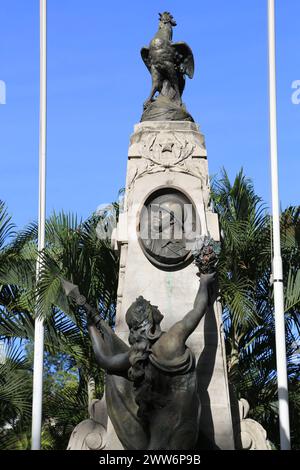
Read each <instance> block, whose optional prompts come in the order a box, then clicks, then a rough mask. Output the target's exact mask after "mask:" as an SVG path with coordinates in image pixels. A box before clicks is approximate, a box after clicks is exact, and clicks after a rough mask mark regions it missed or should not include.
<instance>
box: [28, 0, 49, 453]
mask: <svg viewBox="0 0 300 470" xmlns="http://www.w3.org/2000/svg"><path fill="white" fill-rule="evenodd" d="M46 20H47V0H40V136H39V230H38V251H39V253H40V252H41V251H42V250H43V249H44V247H45V219H46V113H47V93H46V86H47V79H46V72H47V69H46V67H47V62H46V46H47V43H46V39H47V31H46ZM40 261H41V260H40V257H39V256H38V259H37V264H36V279H37V281H38V279H39V276H40ZM43 359H44V324H43V320H42V319H41V318H36V319H35V331H34V362H33V401H32V441H31V448H32V450H39V449H40V446H41V427H42V398H43Z"/></svg>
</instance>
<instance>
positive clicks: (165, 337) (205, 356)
mask: <svg viewBox="0 0 300 470" xmlns="http://www.w3.org/2000/svg"><path fill="white" fill-rule="evenodd" d="M174 26H176V22H175V20H174V18H173V17H172V15H171V14H170V13H169V12H164V13H162V14H160V15H159V29H158V31H157V33H156V34H155V36H154V38H153V39H152V41H151V42H150V45H149V47H143V48H142V50H141V55H142V59H143V61H144V62H145V65H146V66H147V68H148V70H149V72H150V74H151V78H152V87H151V92H150V95H149V97H148V99H147V100H146V101H145V103H144V109H143V114H142V117H141V122H140V123H138V124H136V125H135V127H134V132H133V135H132V136H131V139H130V145H129V150H128V165H127V179H126V193H125V198H124V207H123V210H122V211H121V213H120V216H119V222H118V226H117V228H116V229H115V231H114V234H113V239H112V243H113V245H114V247H115V249H116V250H119V252H120V272H119V286H118V294H117V314H116V325H115V331H112V330H111V328H109V327H108V325H107V324H106V323H105V322H103V321H101V320H100V319H99V315H98V313H97V312H95V311H93V309H92V308H91V307H90V306H89V305H88V304H87V302H86V299H85V298H84V297H83V296H80V292H79V289H78V288H77V286H73V285H72V284H70V283H68V282H65V284H64V287H65V291H66V293H67V295H71V296H73V297H74V299H75V300H76V302H77V303H78V304H79V305H81V306H82V308H84V309H85V311H86V313H87V315H88V328H89V333H90V336H91V339H92V343H93V348H94V352H95V356H96V359H97V362H98V364H99V365H100V366H101V367H102V368H103V369H105V370H106V371H107V374H106V383H105V397H104V398H103V399H102V400H101V402H100V401H97V402H95V403H94V408H93V409H92V410H91V411H90V419H89V420H85V421H83V422H82V423H80V424H79V425H78V426H77V427H76V428H75V430H74V432H73V434H72V436H71V440H70V443H69V449H78V448H81V449H103V448H104V449H105V450H118V449H127V450H135V449H149V450H150V449H151V450H170V449H172V450H194V449H195V450H196V449H199V450H200V449H234V448H237V447H238V448H258V446H259V444H258V442H260V441H261V440H263V438H264V437H265V435H264V433H263V430H261V429H260V428H258V427H255V425H254V422H251V420H249V419H245V418H246V413H241V412H240V413H239V414H238V413H237V415H236V416H237V417H236V419H235V421H236V422H234V423H233V420H232V414H231V403H230V397H229V387H228V381H227V372H226V357H225V348H224V339H223V331H222V320H221V307H220V304H219V302H218V299H217V288H216V280H215V267H216V261H217V252H218V249H217V245H218V241H219V226H218V218H217V216H216V214H214V212H213V211H212V207H211V205H210V187H209V173H208V163H207V152H206V147H205V140H204V136H203V134H201V132H200V130H199V126H198V125H197V124H196V123H195V122H194V120H193V118H192V116H191V114H190V113H189V112H188V111H187V110H186V107H185V105H184V104H183V103H182V98H181V97H182V93H183V90H184V85H185V75H187V76H188V77H189V78H192V77H193V74H194V58H193V53H192V51H191V49H190V47H189V46H188V45H187V44H185V43H183V42H178V43H173V42H172V32H173V27H174ZM199 278H200V279H199ZM199 280H200V285H199ZM236 405H237V402H236ZM98 408H99V410H100V411H101V413H100V411H99V412H98V413H96V411H95V410H97V409H98ZM233 424H234V425H235V429H234V427H233ZM258 435H259V436H258ZM257 436H258V437H257ZM237 442H238V445H237Z"/></svg>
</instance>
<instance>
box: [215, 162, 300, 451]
mask: <svg viewBox="0 0 300 470" xmlns="http://www.w3.org/2000/svg"><path fill="white" fill-rule="evenodd" d="M212 201H213V204H214V207H215V210H216V212H217V213H218V214H219V220H220V226H221V230H222V252H221V259H220V270H219V271H220V272H219V274H220V275H219V283H220V292H221V303H222V306H223V321H224V330H225V336H226V350H227V362H228V373H229V380H230V382H231V384H232V385H233V389H234V391H235V393H236V394H237V396H238V397H239V398H241V397H244V398H246V399H247V400H248V401H249V403H250V405H251V413H252V417H254V418H255V419H257V421H259V422H260V423H261V424H262V425H264V426H265V427H266V429H267V431H268V434H269V437H270V439H271V440H272V441H273V442H274V443H275V444H278V409H277V382H276V360H275V325H274V313H273V302H272V284H271V281H272V279H271V237H270V226H271V221H270V216H269V215H268V213H267V211H266V208H265V207H264V205H263V204H262V202H261V199H260V198H259V197H258V196H257V195H256V194H255V191H254V187H253V184H252V182H251V180H249V179H248V178H246V177H245V175H244V174H243V171H242V170H241V171H240V173H239V174H238V175H237V177H236V178H235V180H234V182H233V184H232V185H231V183H230V180H229V178H228V175H227V174H226V172H225V170H223V173H222V176H221V178H220V179H219V180H214V181H213V184H212ZM299 226H300V218H299V209H298V208H289V209H287V211H285V212H284V213H283V214H282V246H283V262H284V266H285V268H286V269H285V279H284V285H285V294H286V304H285V317H286V326H287V334H286V342H287V358H288V377H289V384H290V390H291V393H290V400H291V411H292V412H293V413H294V417H295V416H297V417H298V419H299V417H300V408H299V396H298V395H297V393H299V387H297V389H296V386H295V384H296V383H297V381H298V380H299V367H298V361H299V355H298V356H297V354H299V331H300V330H299V326H300V316H299V308H300V274H299V265H300V237H299ZM295 397H298V398H297V399H296V398H295ZM297 439H298V442H299V436H298V438H297ZM294 444H295V445H297V443H296V439H295V436H294Z"/></svg>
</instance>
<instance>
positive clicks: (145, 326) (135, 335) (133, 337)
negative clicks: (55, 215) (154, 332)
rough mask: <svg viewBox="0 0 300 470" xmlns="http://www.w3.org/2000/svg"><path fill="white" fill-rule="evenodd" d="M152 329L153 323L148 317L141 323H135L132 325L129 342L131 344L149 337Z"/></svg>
mask: <svg viewBox="0 0 300 470" xmlns="http://www.w3.org/2000/svg"><path fill="white" fill-rule="evenodd" d="M150 329H151V325H150V323H149V321H148V320H147V319H145V320H143V321H142V322H141V323H134V324H133V325H131V326H130V330H129V337H128V342H129V344H130V346H132V345H133V344H135V343H139V342H141V341H144V340H145V339H147V333H148V331H149V330H150Z"/></svg>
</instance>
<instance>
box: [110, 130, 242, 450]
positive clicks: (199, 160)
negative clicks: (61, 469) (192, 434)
mask: <svg viewBox="0 0 300 470" xmlns="http://www.w3.org/2000/svg"><path fill="white" fill-rule="evenodd" d="M157 191H158V193H159V191H175V192H179V193H182V194H183V195H184V196H185V197H186V198H188V199H189V200H190V201H191V203H192V204H193V206H194V208H195V211H196V216H197V224H198V232H201V234H208V233H209V234H210V235H211V236H212V237H213V238H214V239H215V240H218V239H219V228H218V220H217V216H216V215H215V214H214V213H213V212H212V211H211V208H210V206H209V194H210V191H209V176H208V164H207V152H206V148H205V143H204V138H203V135H202V134H201V133H200V132H199V129H198V126H197V125H196V124H195V123H192V122H185V121H177V122H175V121H174V122H172V121H170V122H165V121H163V122H150V121H148V122H142V123H139V124H137V125H136V126H135V128H134V134H133V135H132V137H131V141H130V146H129V152H128V167H127V181H126V195H125V202H124V212H123V213H122V214H121V216H120V219H119V224H118V227H117V230H116V233H115V244H116V247H117V248H118V249H119V250H120V254H121V261H120V277H119V287H118V305H117V316H116V333H117V334H118V335H119V336H120V337H121V338H122V339H123V340H124V341H127V338H128V328H127V325H126V322H125V313H126V311H127V309H128V307H129V306H130V305H131V303H132V302H133V301H135V300H136V298H137V297H138V296H140V295H142V296H143V297H144V298H145V299H147V300H149V301H150V302H151V303H152V304H154V305H157V306H158V308H159V310H160V311H161V312H162V313H163V315H164V320H163V322H162V329H163V330H167V329H168V328H169V327H170V326H171V325H173V324H174V323H175V322H176V321H178V320H180V319H181V318H182V317H183V316H184V315H185V314H186V313H187V312H188V311H189V310H191V309H192V307H193V302H194V299H195V296H196V292H197V289H198V286H199V278H198V277H197V276H196V272H197V268H196V267H195V266H194V264H193V263H190V264H188V263H187V265H185V266H184V267H182V268H178V269H177V270H173V269H172V268H171V269H160V268H159V267H157V266H156V265H155V264H153V263H152V262H150V261H149V259H148V258H147V256H146V255H145V252H144V251H143V249H142V246H141V243H140V240H139V230H140V225H139V224H140V217H141V211H142V207H143V205H144V204H145V202H146V201H147V200H149V198H150V199H151V197H152V195H153V194H154V195H155V194H156V192H157ZM199 235H200V233H199ZM187 344H188V346H189V347H190V348H191V349H192V350H193V351H194V353H195V355H196V358H197V361H198V365H197V368H198V374H199V383H200V390H199V393H200V396H201V402H202V414H201V433H203V435H205V437H206V438H208V439H209V440H210V441H211V442H213V443H214V444H215V446H217V447H219V448H220V449H233V448H234V441H233V429H232V419H231V411H230V400H229V392H228V383H227V373H226V363H225V350H224V341H223V336H222V323H221V309H220V306H219V304H218V303H216V304H215V305H214V306H213V307H211V308H210V311H209V312H207V314H206V315H205V317H204V318H203V319H202V321H201V322H200V324H199V326H198V327H197V329H196V330H195V332H194V333H193V334H192V335H191V337H190V338H189V340H188V343H187ZM107 442H108V443H109V448H110V449H118V448H121V445H120V443H119V442H118V439H117V437H116V435H115V433H114V430H113V427H112V424H111V423H109V425H108V436H107ZM200 447H201V444H200Z"/></svg>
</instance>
